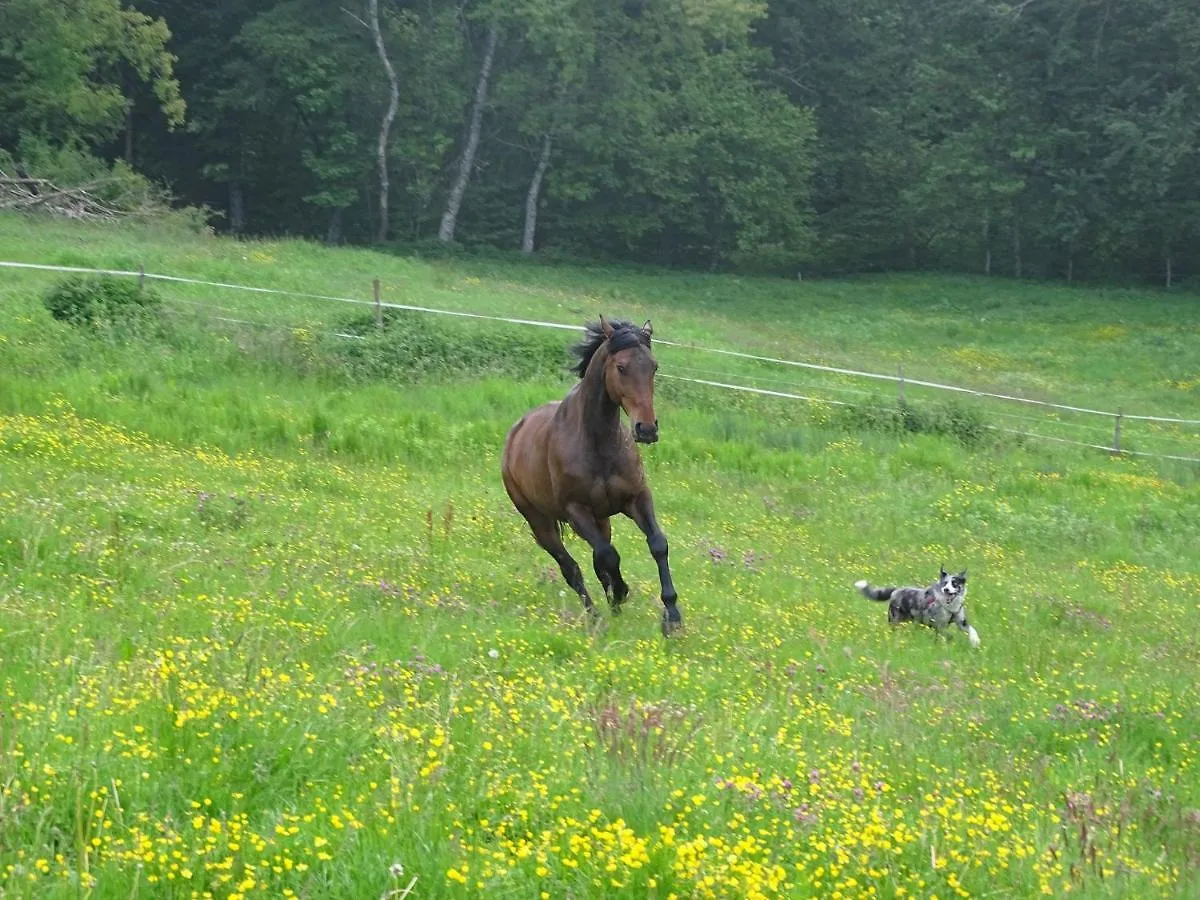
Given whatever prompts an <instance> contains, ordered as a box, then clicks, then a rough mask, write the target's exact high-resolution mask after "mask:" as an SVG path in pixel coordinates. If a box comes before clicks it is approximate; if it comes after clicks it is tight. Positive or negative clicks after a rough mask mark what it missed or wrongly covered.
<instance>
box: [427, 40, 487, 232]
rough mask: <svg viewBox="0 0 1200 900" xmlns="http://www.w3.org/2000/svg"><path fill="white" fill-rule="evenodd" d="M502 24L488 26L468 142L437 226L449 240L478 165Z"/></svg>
mask: <svg viewBox="0 0 1200 900" xmlns="http://www.w3.org/2000/svg"><path fill="white" fill-rule="evenodd" d="M499 38H500V28H499V26H497V25H492V27H491V28H490V29H488V37H487V47H486V49H485V50H484V53H483V65H482V66H481V67H480V69H479V81H477V82H476V84H475V100H474V102H473V103H472V104H471V124H470V126H469V127H468V129H467V145H466V147H464V148H463V155H462V159H461V160H459V164H458V177H456V178H455V179H454V186H453V187H452V188H451V189H450V196H449V197H448V198H447V200H446V211H445V212H444V213H442V224H441V227H440V228H438V240H439V241H441V242H442V243H443V244H449V243H450V242H451V241H453V240H454V229H455V226H457V225H458V211H459V210H460V209H461V208H462V202H463V195H464V194H466V192H467V182H468V181H470V180H471V169H472V168H474V166H475V153H476V151H477V150H478V149H479V132H480V130H481V128H482V126H483V107H484V106H485V105H486V104H487V93H488V81H489V80H490V79H491V77H492V61H493V60H494V59H495V58H496V42H497V41H498V40H499Z"/></svg>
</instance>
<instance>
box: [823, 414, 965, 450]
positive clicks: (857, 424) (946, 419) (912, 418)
mask: <svg viewBox="0 0 1200 900" xmlns="http://www.w3.org/2000/svg"><path fill="white" fill-rule="evenodd" d="M837 418H840V420H841V422H842V424H843V425H844V426H846V427H849V428H852V429H861V430H870V431H886V432H892V433H895V434H900V433H904V432H907V433H909V434H937V435H943V436H945V437H952V438H955V439H956V440H958V441H960V442H961V443H963V444H964V445H966V446H968V447H973V446H976V445H978V444H979V443H980V442H981V441H982V440H983V438H984V435H985V434H986V433H987V431H988V427H987V423H986V422H985V420H984V418H983V416H982V415H981V414H980V413H979V411H978V410H975V409H972V408H970V407H966V406H962V405H960V404H957V403H938V404H933V405H929V406H915V405H913V404H911V403H900V404H899V405H898V406H894V407H891V406H882V405H868V406H850V407H842V408H841V410H840V413H839V414H838V416H837Z"/></svg>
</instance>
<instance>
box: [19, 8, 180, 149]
mask: <svg viewBox="0 0 1200 900" xmlns="http://www.w3.org/2000/svg"><path fill="white" fill-rule="evenodd" d="M170 36H171V34H170V31H169V30H168V28H167V24H166V22H164V21H163V20H162V19H151V18H150V17H148V16H146V15H144V14H142V13H140V12H138V11H136V10H133V9H129V8H126V7H124V6H123V5H122V4H121V2H120V0H8V2H6V3H4V4H3V5H2V6H0V148H8V149H15V148H16V147H17V146H18V144H19V142H20V140H21V139H23V138H25V137H27V136H28V137H32V138H38V139H41V140H45V141H49V142H51V143H54V144H57V145H73V144H80V145H95V144H98V143H102V142H104V141H107V140H109V139H111V138H112V137H113V136H114V135H115V134H116V133H117V131H118V130H119V129H120V127H121V124H122V123H123V121H124V118H125V112H126V107H127V104H128V103H129V102H130V101H129V97H128V96H127V84H128V83H129V82H138V83H144V84H146V85H148V86H149V87H150V88H151V89H152V91H153V93H154V96H155V98H156V102H157V106H158V108H159V111H160V112H161V115H162V118H163V121H165V123H166V124H167V125H168V126H169V127H171V128H174V127H175V126H177V125H179V124H181V123H182V122H183V117H184V111H185V104H184V101H183V96H182V94H181V92H180V87H179V83H178V82H177V81H176V80H175V77H174V72H173V64H174V57H173V56H172V55H171V53H170V52H169V51H168V50H167V41H168V40H169V39H170Z"/></svg>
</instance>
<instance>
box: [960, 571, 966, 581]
mask: <svg viewBox="0 0 1200 900" xmlns="http://www.w3.org/2000/svg"><path fill="white" fill-rule="evenodd" d="M958 577H959V578H961V579H962V580H963V581H966V580H967V570H966V569H963V570H962V571H961V572H959V573H958Z"/></svg>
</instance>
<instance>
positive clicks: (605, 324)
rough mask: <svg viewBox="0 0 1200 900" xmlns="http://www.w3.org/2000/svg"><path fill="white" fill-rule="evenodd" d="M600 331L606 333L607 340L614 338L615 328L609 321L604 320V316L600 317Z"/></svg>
mask: <svg viewBox="0 0 1200 900" xmlns="http://www.w3.org/2000/svg"><path fill="white" fill-rule="evenodd" d="M600 330H601V331H603V332H604V339H605V340H608V339H609V338H610V337H612V336H613V327H612V325H611V324H609V321H608V319H606V318H604V316H601V317H600Z"/></svg>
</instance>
